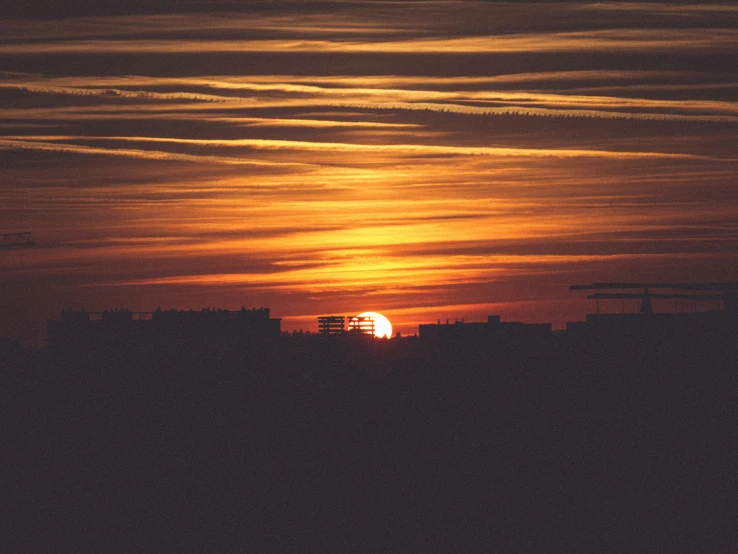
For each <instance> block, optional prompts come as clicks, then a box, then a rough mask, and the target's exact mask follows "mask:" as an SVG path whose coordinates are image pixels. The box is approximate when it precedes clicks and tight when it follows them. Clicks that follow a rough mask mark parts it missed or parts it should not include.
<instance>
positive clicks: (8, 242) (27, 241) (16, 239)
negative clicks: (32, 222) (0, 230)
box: [0, 231, 36, 249]
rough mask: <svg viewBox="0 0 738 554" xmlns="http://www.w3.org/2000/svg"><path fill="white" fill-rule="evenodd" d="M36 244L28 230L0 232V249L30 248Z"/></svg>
mask: <svg viewBox="0 0 738 554" xmlns="http://www.w3.org/2000/svg"><path fill="white" fill-rule="evenodd" d="M33 246H36V241H35V240H33V235H32V234H31V232H30V231H26V232H24V233H4V234H0V249H10V248H30V247H33Z"/></svg>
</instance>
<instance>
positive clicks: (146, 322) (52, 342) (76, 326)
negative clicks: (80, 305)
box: [48, 308, 281, 349]
mask: <svg viewBox="0 0 738 554" xmlns="http://www.w3.org/2000/svg"><path fill="white" fill-rule="evenodd" d="M48 332H49V347H50V348H84V349H89V348H95V347H105V346H113V345H117V346H148V345H151V346H182V347H187V348H193V347H196V346H205V345H216V344H218V345H224V346H232V345H238V344H249V343H253V342H255V341H264V340H274V339H277V338H278V337H279V335H280V332H281V319H280V318H273V317H270V313H269V308H253V309H250V310H247V309H246V308H241V309H240V310H235V311H231V310H224V309H210V308H206V309H203V310H199V311H195V310H166V311H165V310H160V309H157V310H155V311H153V312H131V311H129V310H127V309H118V310H105V311H103V312H88V311H85V310H80V311H74V310H71V309H69V310H65V311H63V312H62V313H61V316H60V318H59V319H58V320H52V321H49V324H48Z"/></svg>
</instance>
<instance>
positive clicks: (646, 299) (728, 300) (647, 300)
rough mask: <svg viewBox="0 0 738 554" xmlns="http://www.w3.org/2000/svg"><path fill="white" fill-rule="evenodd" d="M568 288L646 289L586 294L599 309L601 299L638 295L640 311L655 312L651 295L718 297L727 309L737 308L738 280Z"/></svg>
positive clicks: (704, 298) (716, 298)
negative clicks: (662, 290) (669, 291)
mask: <svg viewBox="0 0 738 554" xmlns="http://www.w3.org/2000/svg"><path fill="white" fill-rule="evenodd" d="M569 288H570V289H571V290H597V291H600V290H620V291H623V290H629V289H630V290H632V289H643V292H642V293H626V292H596V293H594V294H591V295H589V296H587V298H588V299H591V300H597V304H598V305H597V311H598V313H599V301H600V300H608V299H610V300H615V299H619V300H621V301H623V300H625V299H639V300H641V305H640V309H639V311H640V313H645V314H648V313H653V307H652V305H651V299H654V298H659V299H673V300H677V299H681V300H692V301H693V302H694V303H695V304H696V303H697V302H701V301H719V302H723V305H724V307H725V309H726V311H731V312H735V310H736V292H738V283H593V284H591V285H572V286H571V287H569ZM650 289H670V290H677V291H679V290H681V291H690V292H689V293H686V292H671V293H651V292H650ZM708 293H712V294H708Z"/></svg>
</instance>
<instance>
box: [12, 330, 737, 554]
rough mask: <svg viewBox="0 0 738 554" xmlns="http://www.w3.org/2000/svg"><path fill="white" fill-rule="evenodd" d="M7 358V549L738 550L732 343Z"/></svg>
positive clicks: (296, 345)
mask: <svg viewBox="0 0 738 554" xmlns="http://www.w3.org/2000/svg"><path fill="white" fill-rule="evenodd" d="M93 346H94V345H93ZM2 350H3V351H2V362H1V365H0V370H1V371H0V385H1V386H2V392H1V395H2V396H1V400H2V427H3V429H4V432H3V436H4V439H3V443H4V444H3V454H2V459H3V463H2V475H3V477H2V484H1V486H2V489H1V490H0V495H1V497H2V499H3V501H2V511H3V512H2V514H0V521H2V524H1V525H2V527H3V531H2V542H3V546H2V550H3V551H4V552H42V551H47V552H51V551H53V552H103V551H107V552H109V551H120V552H140V551H150V552H164V551H172V552H192V551H200V552H204V551H208V552H223V551H239V552H242V551H253V552H326V551H335V552H431V551H442V552H483V551H515V552H543V551H547V552H551V551H557V552H601V551H631V552H633V551H663V552H678V551H681V552H695V551H701V552H731V551H735V550H736V548H738V463H737V462H736V460H737V458H736V441H737V440H738V435H737V433H736V429H738V427H737V424H738V409H737V407H736V406H737V404H736V400H737V398H738V380H737V377H736V344H735V341H726V340H723V339H722V338H721V337H713V338H712V339H704V338H703V339H701V340H695V341H681V340H680V341H663V340H662V341H657V342H653V341H651V340H645V339H643V340H637V339H636V340H631V339H629V340H628V341H621V342H619V343H616V342H611V343H596V344H593V343H589V342H588V343H586V344H585V343H584V342H576V341H572V340H567V339H565V338H555V339H552V340H551V341H548V342H546V343H545V344H535V345H531V344H528V345H526V344H498V345H471V344H468V345H460V344H456V345H447V346H446V347H439V346H433V345H423V344H420V343H418V342H417V341H412V340H409V341H404V342H399V341H389V342H387V341H379V342H371V341H364V342H362V343H357V342H353V343H352V342H341V341H332V342H327V341H321V340H320V339H317V338H307V337H292V338H286V337H285V338H283V339H281V340H279V341H278V342H274V343H263V344H259V345H251V346H245V345H244V346H240V347H238V348H233V347H228V346H224V345H210V346H208V345H204V346H203V345H198V346H197V347H193V346H192V345H186V344H181V345H177V346H171V347H169V348H161V347H157V348H146V347H136V348H132V347H131V346H130V345H117V346H116V345H107V346H106V347H105V348H94V347H92V346H91V347H90V348H89V349H75V350H74V351H69V352H63V351H58V352H52V351H45V350H41V351H29V350H24V349H22V348H20V347H17V346H15V345H13V344H6V343H4V344H3V346H2Z"/></svg>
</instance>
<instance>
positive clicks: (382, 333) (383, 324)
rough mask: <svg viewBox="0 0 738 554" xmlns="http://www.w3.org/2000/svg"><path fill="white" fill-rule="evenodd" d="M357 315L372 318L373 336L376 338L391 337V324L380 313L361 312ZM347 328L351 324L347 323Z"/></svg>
mask: <svg viewBox="0 0 738 554" xmlns="http://www.w3.org/2000/svg"><path fill="white" fill-rule="evenodd" d="M358 317H370V318H372V319H373V320H374V336H375V337H377V338H382V339H383V338H385V337H386V338H391V337H392V324H391V323H390V321H389V319H387V318H386V317H384V316H383V315H382V314H378V313H377V312H363V313H360V314H359V315H358ZM349 329H351V324H350V323H349Z"/></svg>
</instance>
